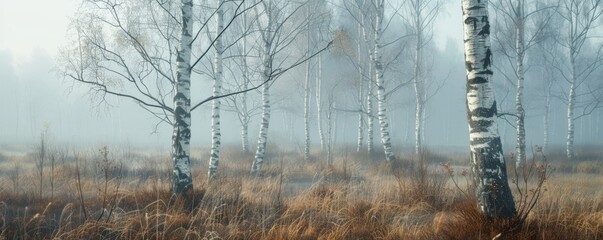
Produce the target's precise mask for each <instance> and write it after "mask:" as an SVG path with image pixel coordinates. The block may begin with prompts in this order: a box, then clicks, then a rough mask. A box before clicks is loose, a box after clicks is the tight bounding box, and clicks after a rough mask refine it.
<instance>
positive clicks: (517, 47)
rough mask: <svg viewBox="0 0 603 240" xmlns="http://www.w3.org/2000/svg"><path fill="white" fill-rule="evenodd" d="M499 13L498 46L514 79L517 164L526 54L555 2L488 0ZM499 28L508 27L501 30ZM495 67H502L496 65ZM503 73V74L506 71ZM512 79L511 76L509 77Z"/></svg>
mask: <svg viewBox="0 0 603 240" xmlns="http://www.w3.org/2000/svg"><path fill="white" fill-rule="evenodd" d="M491 2H492V6H493V8H494V10H495V11H496V12H497V13H498V15H499V17H498V18H497V24H496V26H497V27H498V29H499V30H498V31H497V34H495V41H496V43H497V44H498V45H499V49H500V51H501V53H502V55H503V56H505V57H506V58H507V60H508V62H512V61H514V64H510V65H511V68H512V69H513V70H514V71H513V72H514V76H513V77H512V78H514V80H515V114H514V115H515V119H516V121H515V129H516V145H515V149H516V159H515V160H516V164H521V163H523V162H525V160H526V130H525V116H526V113H525V107H524V85H525V84H524V81H525V75H526V71H527V69H528V68H527V67H526V66H525V65H526V56H527V53H528V51H529V50H530V48H532V47H533V46H535V45H537V44H539V43H540V42H541V41H542V40H544V38H543V37H541V35H542V34H543V31H544V30H545V29H546V28H547V27H548V24H549V22H550V20H551V19H552V16H553V13H554V11H553V9H554V8H555V6H553V5H551V4H543V3H542V2H540V1H530V2H528V1H525V0H513V1H506V0H496V1H491ZM500 29H504V30H506V31H507V34H502V33H501V32H502V31H501V30H500ZM498 69H501V68H500V67H498ZM505 76H506V75H505ZM509 80H512V79H509Z"/></svg>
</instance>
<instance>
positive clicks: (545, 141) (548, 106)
mask: <svg viewBox="0 0 603 240" xmlns="http://www.w3.org/2000/svg"><path fill="white" fill-rule="evenodd" d="M545 98H546V99H545V105H544V123H543V128H544V137H543V138H544V139H543V143H542V151H544V152H547V149H548V146H549V115H550V112H551V88H550V85H549V87H548V88H547V90H546V97H545Z"/></svg>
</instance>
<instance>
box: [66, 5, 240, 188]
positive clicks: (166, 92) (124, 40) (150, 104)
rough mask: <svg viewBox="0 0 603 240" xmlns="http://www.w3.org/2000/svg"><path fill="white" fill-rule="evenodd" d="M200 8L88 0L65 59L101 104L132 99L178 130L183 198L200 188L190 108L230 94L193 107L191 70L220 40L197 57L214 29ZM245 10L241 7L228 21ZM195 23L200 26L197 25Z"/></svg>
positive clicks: (71, 75) (176, 181) (176, 166)
mask: <svg viewBox="0 0 603 240" xmlns="http://www.w3.org/2000/svg"><path fill="white" fill-rule="evenodd" d="M239 4H240V3H239ZM193 8H194V7H193V2H192V0H181V1H173V2H172V1H168V2H163V1H156V2H155V1H153V2H146V1H142V2H141V1H119V2H116V1H113V0H94V1H93V0H87V1H84V2H83V4H82V6H81V8H80V11H79V12H78V15H77V16H76V17H75V18H74V20H73V21H72V25H71V26H72V29H70V33H73V35H72V36H73V38H72V41H73V42H72V43H73V44H71V45H69V46H67V47H66V48H65V49H63V50H62V52H61V60H60V61H61V69H60V71H61V72H62V74H63V75H64V76H65V77H66V78H68V79H71V80H73V81H74V82H76V83H80V84H83V85H85V86H87V87H89V88H90V93H91V95H92V96H93V97H95V99H96V100H98V101H99V102H106V101H109V100H110V99H109V98H108V96H112V97H117V98H124V99H128V100H131V101H133V102H135V103H137V104H138V105H139V106H140V107H141V108H142V109H144V110H146V111H147V112H149V113H150V114H151V115H152V116H155V117H157V119H159V123H167V124H169V125H170V126H171V127H172V129H173V134H172V151H171V154H172V163H173V172H172V192H173V193H176V194H181V193H186V192H188V191H190V190H191V189H192V187H193V182H192V175H191V169H190V139H191V111H193V110H194V109H195V108H197V107H198V106H200V105H202V104H204V103H206V102H209V101H211V100H213V99H216V98H221V97H224V96H223V95H222V96H215V95H214V96H211V97H209V98H207V99H205V100H203V101H201V102H199V103H198V104H196V105H191V77H192V69H194V68H195V66H196V65H197V64H198V63H199V62H201V61H202V60H203V59H205V56H206V55H207V53H208V52H209V51H210V49H211V48H212V46H213V43H214V42H215V39H211V40H210V44H205V45H202V44H200V45H202V46H203V47H201V48H199V50H200V51H199V52H196V51H195V53H196V54H194V55H195V56H196V57H195V58H193V57H192V56H193V43H194V42H195V40H198V39H200V38H198V36H199V34H200V33H201V32H202V30H203V29H204V28H205V27H206V26H207V22H206V21H204V20H199V19H203V18H200V17H198V16H196V15H194V11H193ZM246 10H247V9H245V8H241V5H238V6H237V8H236V11H235V13H234V14H233V15H232V17H231V18H230V19H229V21H228V22H232V21H234V19H236V18H237V17H238V16H239V15H240V14H241V13H242V12H244V11H246ZM195 22H199V23H201V24H199V26H200V27H197V28H194V25H195V24H194V23H195ZM219 35H221V33H218V34H217V36H219ZM232 94H236V93H231V95H232Z"/></svg>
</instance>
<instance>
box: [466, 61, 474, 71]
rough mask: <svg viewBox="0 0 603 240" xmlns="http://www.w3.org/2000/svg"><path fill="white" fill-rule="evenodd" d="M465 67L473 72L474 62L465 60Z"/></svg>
mask: <svg viewBox="0 0 603 240" xmlns="http://www.w3.org/2000/svg"><path fill="white" fill-rule="evenodd" d="M465 68H467V71H468V72H473V69H474V68H473V63H472V62H470V61H465Z"/></svg>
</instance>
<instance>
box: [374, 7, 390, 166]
mask: <svg viewBox="0 0 603 240" xmlns="http://www.w3.org/2000/svg"><path fill="white" fill-rule="evenodd" d="M375 7H376V10H377V11H376V14H375V32H374V33H375V40H374V41H375V42H374V44H375V45H374V50H373V51H374V52H373V55H374V56H373V65H374V66H375V76H376V78H375V81H376V82H375V85H376V87H377V116H378V119H379V129H380V132H381V143H382V144H383V150H384V152H385V158H386V159H387V160H388V161H392V160H394V159H395V156H394V152H393V150H392V143H391V138H390V135H389V122H388V119H387V107H386V99H385V80H384V76H383V75H384V70H385V69H384V64H383V59H382V58H383V57H382V55H381V54H382V53H381V52H382V51H383V45H382V44H383V43H382V42H381V41H382V40H381V39H382V36H383V18H384V12H385V1H384V0H375Z"/></svg>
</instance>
